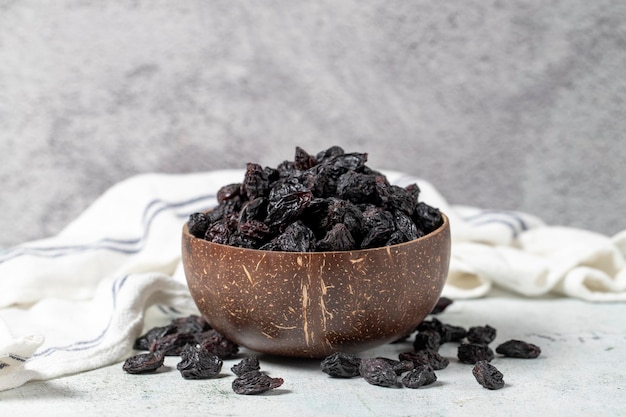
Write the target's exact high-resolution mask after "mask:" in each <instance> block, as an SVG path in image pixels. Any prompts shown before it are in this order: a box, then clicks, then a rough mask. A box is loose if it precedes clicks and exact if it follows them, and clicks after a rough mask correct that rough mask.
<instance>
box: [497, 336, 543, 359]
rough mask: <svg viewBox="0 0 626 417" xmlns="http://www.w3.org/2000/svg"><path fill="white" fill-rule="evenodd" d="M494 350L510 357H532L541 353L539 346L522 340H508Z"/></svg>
mask: <svg viewBox="0 0 626 417" xmlns="http://www.w3.org/2000/svg"><path fill="white" fill-rule="evenodd" d="M496 352H497V353H499V354H501V355H504V356H508V357H510V358H521V359H534V358H536V357H537V356H539V355H540V354H541V348H540V347H539V346H537V345H533V344H532V343H528V342H524V341H523V340H515V339H512V340H508V341H506V342H504V343H502V344H500V345H499V346H498V347H496Z"/></svg>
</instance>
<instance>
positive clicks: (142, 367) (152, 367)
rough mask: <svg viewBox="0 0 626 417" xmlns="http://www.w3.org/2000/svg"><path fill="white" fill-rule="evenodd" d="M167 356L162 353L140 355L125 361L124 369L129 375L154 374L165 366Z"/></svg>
mask: <svg viewBox="0 0 626 417" xmlns="http://www.w3.org/2000/svg"><path fill="white" fill-rule="evenodd" d="M164 360H165V355H163V353H162V352H160V351H155V352H148V353H140V354H138V355H135V356H131V357H130V358H128V359H126V360H125V361H124V364H123V365H122V369H124V370H125V371H126V372H128V373H129V374H145V373H149V372H154V371H156V370H157V369H159V368H160V367H161V366H163V362H164Z"/></svg>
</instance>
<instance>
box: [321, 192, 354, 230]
mask: <svg viewBox="0 0 626 417" xmlns="http://www.w3.org/2000/svg"><path fill="white" fill-rule="evenodd" d="M327 201H328V206H327V212H326V219H325V220H324V221H323V224H324V225H325V226H326V230H330V229H331V228H332V227H333V226H334V225H336V224H343V225H344V226H346V228H347V229H348V230H349V231H350V234H351V235H352V236H353V237H354V238H355V239H360V238H361V235H362V233H363V213H362V212H361V210H360V209H359V207H358V206H357V205H355V204H354V203H352V202H350V201H347V200H340V199H337V198H329V199H328V200H327Z"/></svg>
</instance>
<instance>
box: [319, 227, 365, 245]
mask: <svg viewBox="0 0 626 417" xmlns="http://www.w3.org/2000/svg"><path fill="white" fill-rule="evenodd" d="M352 249H356V243H355V241H354V237H352V234H351V233H350V231H349V230H348V228H347V227H346V225H345V224H343V223H338V224H336V225H334V226H333V228H332V229H330V230H329V231H328V233H326V236H324V238H323V239H321V240H319V241H318V242H317V250H318V251H321V252H329V251H346V250H352Z"/></svg>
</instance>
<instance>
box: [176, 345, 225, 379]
mask: <svg viewBox="0 0 626 417" xmlns="http://www.w3.org/2000/svg"><path fill="white" fill-rule="evenodd" d="M180 358H181V361H180V362H179V363H178V364H177V365H176V369H178V370H179V371H180V374H181V376H182V377H183V378H185V379H208V378H215V377H216V376H218V375H219V373H220V371H221V370H222V364H223V362H222V358H220V357H219V356H217V355H215V354H213V353H211V352H209V351H208V350H207V349H206V348H204V347H203V346H202V345H187V346H185V347H184V348H183V350H182V351H181V353H180Z"/></svg>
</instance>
